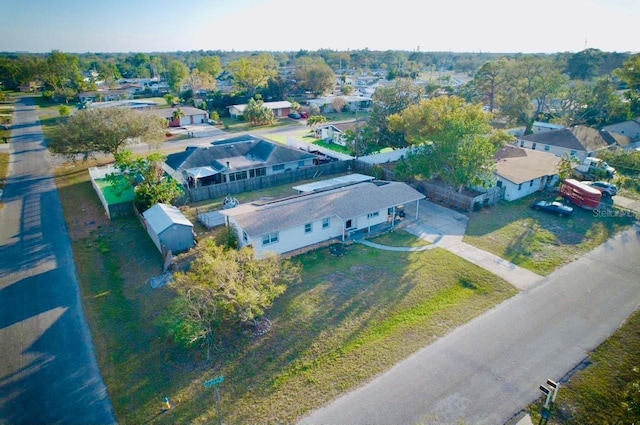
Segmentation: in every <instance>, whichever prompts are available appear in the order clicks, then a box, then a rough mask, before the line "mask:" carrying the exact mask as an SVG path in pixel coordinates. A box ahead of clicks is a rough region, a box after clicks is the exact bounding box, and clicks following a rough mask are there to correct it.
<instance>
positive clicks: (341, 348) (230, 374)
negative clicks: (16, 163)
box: [56, 163, 516, 424]
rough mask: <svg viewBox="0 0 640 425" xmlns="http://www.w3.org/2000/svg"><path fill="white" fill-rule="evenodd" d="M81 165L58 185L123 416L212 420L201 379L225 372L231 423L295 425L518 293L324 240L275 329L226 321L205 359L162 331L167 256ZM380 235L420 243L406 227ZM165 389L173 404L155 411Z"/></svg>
mask: <svg viewBox="0 0 640 425" xmlns="http://www.w3.org/2000/svg"><path fill="white" fill-rule="evenodd" d="M91 165H95V164H91ZM86 166H87V165H86V164H85V165H83V164H80V163H78V164H75V165H68V166H66V167H65V168H63V169H59V170H58V171H57V178H56V181H57V185H58V188H59V190H60V196H61V199H62V202H63V205H64V211H65V219H66V221H67V225H68V226H69V232H70V235H71V239H72V244H73V250H74V256H75V260H76V264H77V269H78V275H79V281H80V283H81V287H82V297H83V301H84V305H85V309H86V312H87V316H88V319H89V322H90V326H91V329H92V334H93V337H94V341H95V343H96V351H97V356H98V359H99V362H100V366H101V369H102V373H103V376H104V379H105V381H106V383H107V386H108V388H109V393H110V396H111V399H112V401H113V404H114V406H115V409H116V412H117V415H118V420H119V422H120V423H122V424H127V423H211V422H212V421H214V420H215V419H216V418H217V416H216V409H215V404H214V403H213V401H214V398H213V397H214V395H213V392H212V390H211V389H205V388H204V387H203V382H204V381H206V380H207V379H211V378H213V377H215V376H219V375H223V376H225V381H224V384H222V386H221V387H220V394H221V401H222V412H223V417H224V421H225V422H226V423H291V422H293V421H295V420H296V419H297V418H299V417H300V416H302V415H303V414H305V413H306V412H308V411H310V410H312V409H314V408H317V407H320V406H321V405H322V404H324V403H326V402H328V401H330V400H331V399H332V398H334V397H336V396H337V395H339V394H341V393H343V392H345V391H347V390H349V389H351V388H355V387H357V386H359V385H361V384H363V383H364V382H366V381H368V380H369V379H371V378H372V377H374V376H375V375H377V374H379V373H381V372H382V371H384V370H386V369H388V368H389V367H391V366H392V365H393V364H395V363H396V362H398V361H399V360H401V359H403V358H405V357H407V356H408V355H410V354H411V353H413V352H414V351H416V350H417V349H419V348H421V347H423V346H425V345H427V344H429V343H430V342H432V341H434V340H435V339H437V338H439V337H441V336H442V335H444V334H446V333H447V332H449V331H450V330H452V329H454V328H455V327H457V326H458V325H460V324H462V323H465V322H467V321H468V320H470V319H471V318H473V317H476V316H478V315H479V314H481V313H482V312H484V311H486V310H487V309H490V308H492V307H494V306H495V305H496V304H498V303H500V302H502V301H503V300H505V299H508V298H509V297H511V296H513V295H514V294H515V293H516V290H515V289H514V288H513V287H512V286H511V285H509V284H508V283H506V282H505V281H503V280H502V279H499V278H497V277H496V276H494V275H492V274H490V273H488V272H486V271H485V270H483V269H480V268H479V267H477V266H475V265H473V264H471V263H469V262H467V261H465V260H462V259H460V258H458V257H456V256H455V255H453V254H450V253H448V252H446V251H444V250H440V249H434V250H430V251H424V252H392V251H380V250H376V249H372V248H368V247H365V246H362V245H357V244H356V245H349V246H348V247H347V253H346V255H344V256H342V257H334V256H332V255H331V254H330V250H329V248H328V247H326V248H321V249H317V250H315V251H311V252H308V253H306V254H303V255H300V256H298V257H295V258H294V259H293V261H296V262H299V263H301V264H302V265H303V269H304V272H303V280H302V283H300V284H296V285H293V286H291V287H290V288H289V290H288V291H287V292H286V293H285V294H284V295H283V296H282V297H281V298H280V299H278V300H277V302H276V303H275V305H274V306H273V308H272V309H271V310H270V311H269V312H268V314H267V316H268V318H269V319H270V320H271V322H272V324H273V327H272V329H271V331H270V332H269V333H267V334H266V335H264V336H260V337H252V336H251V335H248V334H245V333H243V332H241V331H240V330H229V332H228V333H227V334H226V335H225V338H224V339H223V342H222V343H221V344H220V346H219V348H218V351H217V352H216V354H215V356H214V358H213V360H212V361H210V362H207V361H206V360H205V359H204V358H203V355H202V351H201V350H199V349H198V348H194V349H189V350H187V349H183V348H180V347H178V346H176V345H174V344H173V343H172V341H170V340H169V339H168V338H167V337H166V336H165V335H166V334H165V332H164V328H163V326H162V325H161V322H162V317H163V314H164V312H165V311H166V309H167V306H168V305H169V303H170V302H171V300H172V298H173V296H174V295H173V293H172V291H171V289H170V288H167V287H164V288H159V289H155V290H154V289H151V287H150V285H149V279H150V278H151V277H154V276H158V275H159V274H161V258H160V253H159V252H158V251H157V250H156V248H155V246H154V245H153V243H152V242H151V240H150V239H149V237H148V236H147V235H146V233H145V232H144V230H143V229H142V227H141V226H140V224H139V223H138V222H137V220H136V219H135V218H124V219H118V220H115V221H112V222H110V221H108V220H107V219H106V218H105V217H104V213H103V212H102V209H101V206H100V204H99V202H98V200H97V197H96V195H95V194H94V193H93V190H92V188H91V185H90V183H89V181H88V173H87V172H86ZM83 168H84V169H83ZM267 195H272V196H273V195H274V191H271V192H270V193H268V194H267ZM254 196H255V197H261V196H265V194H263V193H255V194H254ZM76 205H83V206H84V208H83V209H78V208H75V206H76ZM380 241H381V242H384V243H386V244H389V245H398V244H406V245H420V244H422V243H423V242H421V241H418V240H417V239H415V238H414V237H413V236H411V235H408V234H406V233H404V232H402V231H398V232H394V233H393V234H387V235H383V236H382V237H381V239H380ZM165 396H167V397H169V398H170V399H171V402H172V404H173V406H174V407H173V408H172V409H171V410H170V411H168V412H167V413H164V414H161V403H162V399H163V397H165Z"/></svg>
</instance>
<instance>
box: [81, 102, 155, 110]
mask: <svg viewBox="0 0 640 425" xmlns="http://www.w3.org/2000/svg"><path fill="white" fill-rule="evenodd" d="M157 106H158V104H157V103H156V102H154V101H152V100H142V99H141V100H132V99H129V100H110V101H107V102H89V103H88V104H87V107H88V108H91V109H97V108H115V107H117V108H129V109H134V110H138V111H141V110H150V109H155V108H156V107H157Z"/></svg>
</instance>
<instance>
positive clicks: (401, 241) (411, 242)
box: [370, 229, 431, 248]
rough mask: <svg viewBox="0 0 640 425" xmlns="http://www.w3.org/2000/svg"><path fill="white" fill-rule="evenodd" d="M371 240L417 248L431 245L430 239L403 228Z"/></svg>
mask: <svg viewBox="0 0 640 425" xmlns="http://www.w3.org/2000/svg"><path fill="white" fill-rule="evenodd" d="M370 241H371V242H375V243H379V244H381V245H387V246H410V247H415V248H417V247H421V246H427V245H431V244H430V243H429V242H428V241H425V240H424V239H420V238H419V237H417V236H415V235H413V234H411V233H409V232H405V231H404V230H402V229H400V230H396V231H394V232H390V233H383V234H382V235H380V236H376V237H375V238H371V239H370Z"/></svg>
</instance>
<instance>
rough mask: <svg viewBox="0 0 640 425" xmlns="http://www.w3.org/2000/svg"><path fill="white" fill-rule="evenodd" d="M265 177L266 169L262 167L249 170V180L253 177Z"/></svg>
mask: <svg viewBox="0 0 640 425" xmlns="http://www.w3.org/2000/svg"><path fill="white" fill-rule="evenodd" d="M266 175H267V169H266V168H264V167H262V168H256V169H255V170H249V178H252V179H253V178H255V177H262V176H266Z"/></svg>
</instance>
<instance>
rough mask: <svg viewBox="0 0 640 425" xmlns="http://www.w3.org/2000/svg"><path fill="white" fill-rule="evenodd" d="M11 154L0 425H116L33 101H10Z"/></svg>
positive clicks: (0, 323)
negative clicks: (13, 109) (13, 108)
mask: <svg viewBox="0 0 640 425" xmlns="http://www.w3.org/2000/svg"><path fill="white" fill-rule="evenodd" d="M3 149H6V147H3ZM10 149H12V150H13V155H12V158H11V164H10V169H9V179H8V181H7V186H6V188H5V193H4V197H3V201H4V208H3V209H2V210H1V211H0V344H1V345H0V424H10V425H17V424H65V425H67V424H82V425H87V424H113V423H115V422H116V421H115V419H114V414H113V411H112V408H111V403H110V401H109V398H108V395H107V391H106V388H105V385H104V384H103V381H102V377H101V375H100V371H99V369H98V366H97V363H96V359H95V354H94V351H93V345H92V341H91V335H90V333H89V329H88V326H87V323H86V321H85V317H84V313H83V310H82V305H81V302H80V298H79V292H78V291H79V289H78V282H77V278H76V269H75V265H74V261H73V255H72V251H71V246H70V242H69V238H68V235H67V229H66V225H65V222H64V219H63V215H62V208H61V205H60V199H59V197H58V192H57V190H56V188H55V184H54V181H53V178H52V175H51V165H50V158H49V154H48V151H47V150H46V148H45V146H44V145H43V138H42V129H41V127H40V124H39V122H38V119H37V114H36V111H35V108H34V106H33V100H32V99H31V98H23V99H22V100H20V102H19V103H17V104H16V113H15V114H14V124H13V126H12V134H11V147H10Z"/></svg>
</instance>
